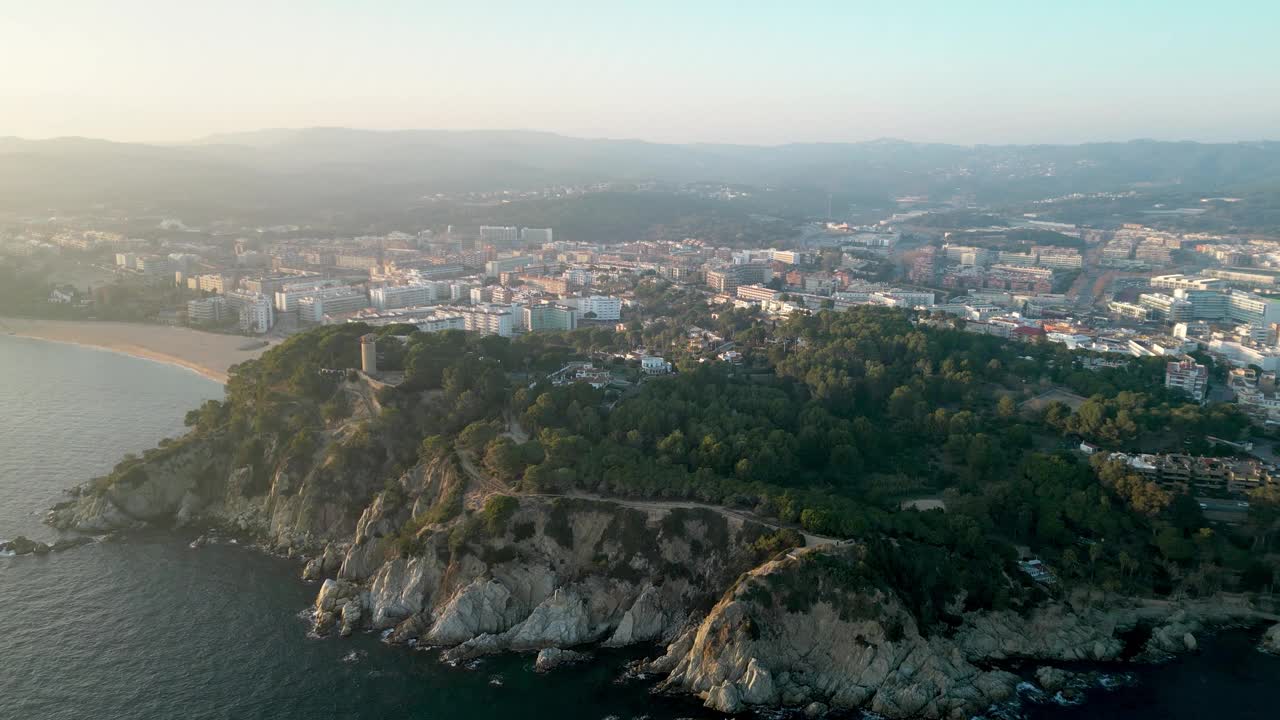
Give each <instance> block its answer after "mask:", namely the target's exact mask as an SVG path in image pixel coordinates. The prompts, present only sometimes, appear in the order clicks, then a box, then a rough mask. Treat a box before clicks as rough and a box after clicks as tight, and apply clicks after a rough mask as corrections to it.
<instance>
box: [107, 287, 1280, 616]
mask: <svg viewBox="0 0 1280 720" xmlns="http://www.w3.org/2000/svg"><path fill="white" fill-rule="evenodd" d="M700 320H701V321H702V322H705V323H707V326H709V327H717V328H718V329H720V330H721V331H722V332H726V333H729V332H737V333H738V335H737V336H738V338H739V341H740V346H741V347H742V348H743V349H744V351H745V354H746V356H747V357H746V362H745V363H744V364H743V365H741V366H731V365H728V364H725V363H716V362H706V363H700V362H696V361H693V360H688V361H683V362H681V363H680V365H679V368H678V372H677V373H676V374H674V375H673V376H670V377H662V378H652V379H648V380H645V381H643V382H641V383H640V384H639V385H638V386H633V387H632V388H631V389H629V390H626V391H624V392H623V393H621V394H619V393H618V392H617V391H616V390H604V391H602V390H595V389H593V388H591V387H590V386H588V385H584V384H572V385H567V386H552V385H550V384H548V383H547V382H545V381H544V380H541V378H544V377H546V375H547V374H549V373H551V372H552V371H554V370H556V369H558V368H559V367H561V366H562V365H563V363H564V362H565V361H566V360H568V359H572V358H575V357H583V356H588V355H590V354H591V353H598V352H608V351H609V350H610V348H615V347H616V348H619V349H623V348H626V349H629V348H631V347H634V345H635V344H639V343H643V344H645V345H646V346H648V347H662V346H663V345H664V343H666V344H668V345H669V343H670V340H664V338H672V337H679V333H680V331H679V327H680V325H679V324H678V323H677V321H674V320H664V321H659V322H656V323H654V324H653V325H652V326H650V327H647V328H643V329H641V328H635V329H633V330H631V331H629V332H619V333H614V332H607V331H601V330H598V329H590V330H588V329H584V330H579V331H575V332H572V333H564V334H543V333H538V334H531V335H526V336H524V337H521V338H518V339H516V340H508V339H505V338H499V337H477V336H473V335H464V334H462V333H459V332H456V331H455V332H445V333H436V334H427V333H419V332H415V331H414V330H413V328H412V327H411V326H401V327H390V328H382V329H379V330H378V331H377V332H379V333H380V334H382V335H383V340H381V341H380V343H379V345H380V347H381V348H382V354H383V356H384V358H383V359H384V361H385V364H386V365H387V367H390V368H402V369H403V371H404V373H405V380H404V382H403V383H401V384H400V385H398V386H396V387H388V388H385V389H383V390H381V391H380V392H379V393H378V396H377V398H376V399H377V409H376V412H374V413H372V414H369V415H367V416H364V417H361V416H358V415H353V414H354V413H358V412H359V411H361V408H360V407H355V406H353V404H352V402H351V399H350V395H349V393H348V394H344V393H343V392H339V390H341V389H342V388H344V387H347V385H346V382H347V381H346V380H344V379H343V377H344V373H345V372H347V371H346V370H344V368H351V367H354V366H355V364H356V361H357V358H356V348H357V338H358V337H359V335H361V334H362V333H364V332H368V331H369V328H367V327H365V326H363V325H348V326H337V327H328V328H320V329H317V330H314V331H311V332H308V333H305V334H302V335H299V336H296V337H295V338H292V339H291V340H289V341H288V342H286V343H283V344H282V345H281V346H279V347H278V348H276V349H273V350H272V351H271V352H269V353H267V354H266V355H264V356H263V357H262V358H261V359H259V360H257V361H253V362H250V363H246V364H245V365H243V366H240V367H238V368H236V369H235V370H234V371H233V373H232V379H231V382H230V384H229V385H228V392H227V399H226V401H224V402H220V403H218V402H215V403H210V404H208V405H207V406H206V407H205V408H203V409H201V410H200V411H197V412H194V413H192V415H191V417H190V418H189V422H190V424H191V425H192V427H193V429H194V434H195V436H212V435H216V436H218V437H221V438H224V439H223V440H222V441H223V442H225V443H227V446H228V447H229V448H231V449H232V451H233V452H234V453H235V454H236V456H237V463H236V464H237V466H241V465H249V466H253V467H254V468H256V470H255V472H253V473H252V475H253V476H254V477H259V478H267V477H269V476H270V474H271V471H272V468H275V467H278V466H279V464H280V463H282V462H283V463H290V462H293V463H303V464H308V465H309V464H311V463H319V465H318V467H319V469H318V470H317V471H316V473H314V477H315V478H317V480H316V481H315V482H316V483H317V485H318V486H321V487H323V486H324V485H325V483H326V482H328V481H324V480H323V478H324V477H329V476H332V478H333V480H332V484H333V486H334V487H338V486H341V485H342V483H343V482H348V480H347V479H349V478H350V477H366V476H367V477H370V478H379V477H381V478H387V479H388V480H390V479H391V478H394V477H397V476H399V474H400V473H402V472H404V471H405V470H407V469H409V468H412V467H414V466H415V465H417V464H418V463H425V462H430V461H431V460H434V459H437V458H440V457H442V456H444V455H448V454H451V453H455V452H458V453H465V454H467V455H468V456H469V457H471V458H473V461H474V464H475V465H476V466H477V467H479V468H481V469H482V471H483V472H485V473H487V474H489V475H490V476H491V477H492V478H494V479H495V481H496V482H498V483H500V484H501V485H502V486H504V487H506V488H509V491H510V492H516V493H520V492H527V493H537V494H540V495H548V494H549V495H557V494H581V493H588V494H594V495H600V496H623V497H633V498H669V499H675V498H681V499H690V500H697V501H701V502H705V503H714V504H722V505H725V506H728V507H732V508H735V509H737V510H738V511H740V512H744V513H748V514H754V515H756V516H758V517H761V518H765V519H770V521H771V522H778V523H781V524H791V525H794V526H798V527H802V528H803V529H805V530H808V531H811V532H813V533H815V534H821V535H834V536H842V537H865V536H867V535H868V534H884V535H888V536H891V537H900V538H904V539H905V538H910V539H913V540H915V541H917V542H920V543H925V544H928V545H931V546H935V547H939V548H943V549H945V551H946V553H948V555H949V556H950V557H951V558H952V559H951V560H949V561H948V568H949V569H946V570H943V569H940V568H934V570H933V571H932V572H940V573H942V576H940V577H943V578H944V579H945V585H946V586H947V587H951V586H953V584H955V583H959V585H958V586H962V587H965V588H966V589H968V590H969V592H970V595H969V597H970V598H971V600H972V602H974V603H976V606H987V605H991V604H1000V603H1003V602H1006V601H1007V600H1008V597H1007V594H1008V592H1009V588H1008V587H1007V586H1006V585H1005V584H1004V583H1003V581H1001V580H999V577H1000V574H999V573H994V574H993V573H991V572H990V567H989V563H990V562H992V560H993V559H995V560H998V562H1000V563H1010V562H1011V561H1012V559H1013V558H1014V557H1015V552H1014V546H1016V545H1025V546H1028V547H1030V548H1031V549H1032V551H1033V552H1035V553H1037V554H1039V555H1040V556H1042V557H1044V558H1045V559H1047V560H1049V561H1050V562H1052V563H1053V564H1054V566H1055V567H1059V568H1061V571H1062V573H1063V575H1064V578H1063V579H1064V580H1065V581H1067V582H1074V581H1076V580H1079V581H1082V582H1083V581H1085V580H1087V581H1089V582H1091V583H1097V584H1101V585H1103V586H1104V587H1107V588H1109V589H1111V590H1114V591H1124V592H1130V593H1142V594H1147V593H1168V592H1174V591H1185V590H1187V588H1188V586H1189V585H1191V584H1194V585H1195V587H1194V588H1192V590H1191V591H1193V592H1205V591H1208V590H1210V589H1219V588H1250V587H1257V586H1259V583H1264V584H1265V583H1267V582H1270V575H1269V573H1270V571H1269V570H1268V569H1267V568H1266V567H1265V566H1262V565H1260V564H1259V563H1257V562H1255V561H1254V560H1252V557H1253V555H1251V553H1250V552H1249V547H1250V546H1251V545H1253V544H1255V543H1258V542H1265V543H1270V542H1271V541H1272V534H1268V533H1270V532H1271V531H1270V530H1268V528H1271V527H1272V525H1269V524H1268V523H1272V524H1273V520H1274V517H1273V516H1272V515H1269V514H1268V513H1275V511H1276V509H1277V507H1280V506H1278V505H1277V503H1276V500H1277V498H1276V497H1275V495H1274V493H1273V494H1270V495H1268V494H1260V495H1259V496H1258V497H1257V498H1255V500H1254V510H1253V513H1254V517H1255V522H1256V523H1257V525H1256V526H1253V527H1250V528H1247V529H1245V530H1244V531H1242V532H1240V533H1235V534H1232V533H1215V532H1213V531H1212V530H1210V529H1209V526H1208V523H1207V522H1206V521H1205V519H1204V518H1203V516H1202V515H1201V512H1200V509H1199V507H1198V505H1197V503H1196V502H1195V501H1194V500H1192V499H1191V498H1189V497H1186V496H1177V495H1174V494H1171V493H1170V492H1168V491H1166V490H1164V489H1161V488H1159V487H1157V486H1155V485H1154V484H1152V483H1148V482H1144V481H1142V480H1141V479H1140V478H1138V477H1136V476H1134V475H1131V474H1130V473H1129V472H1128V471H1127V469H1126V468H1125V467H1124V466H1122V465H1119V464H1117V463H1095V464H1093V465H1091V464H1090V463H1089V462H1086V460H1085V459H1084V458H1083V457H1082V456H1080V454H1079V453H1078V452H1074V447H1075V446H1076V445H1077V444H1078V443H1079V441H1080V439H1081V438H1085V439H1089V440H1091V441H1093V442H1095V443H1098V444H1099V445H1101V446H1103V447H1105V448H1112V449H1117V450H1124V449H1130V448H1133V447H1136V446H1139V445H1141V446H1143V447H1146V448H1150V449H1160V448H1161V447H1163V448H1166V449H1169V450H1185V449H1186V448H1187V447H1193V448H1194V447H1196V445H1195V444H1194V443H1195V442H1199V443H1201V445H1202V443H1203V440H1202V438H1203V437H1204V436H1205V435H1215V436H1219V437H1238V436H1240V435H1241V434H1242V433H1244V432H1245V429H1246V427H1247V426H1248V422H1247V420H1246V419H1245V418H1244V417H1243V416H1241V415H1240V414H1239V413H1238V412H1237V411H1236V410H1235V408H1234V406H1229V405H1208V406H1204V407H1201V406H1199V405H1196V404H1194V403H1189V402H1186V401H1185V400H1184V399H1183V398H1181V397H1178V396H1175V395H1170V394H1169V393H1167V392H1166V391H1165V389H1164V388H1163V383H1162V367H1163V366H1162V363H1161V362H1159V359H1158V358H1149V359H1134V360H1132V361H1131V362H1130V363H1129V364H1128V365H1127V366H1126V367H1123V368H1103V369H1102V370H1098V371H1090V370H1086V369H1084V367H1083V365H1082V363H1081V362H1080V361H1081V360H1082V357H1081V356H1079V355H1078V354H1074V353H1072V352H1069V351H1067V350H1065V349H1064V348H1062V346H1059V345H1051V344H1034V345H1015V344H1010V343H1007V342H1004V341H1001V340H999V339H996V338H991V337H987V336H983V335H976V334H972V333H966V332H963V331H961V330H959V329H956V328H955V327H952V321H951V320H946V319H942V318H917V317H914V316H912V315H911V314H909V313H905V312H902V311H897V310H890V309H883V308H870V307H868V308H858V309H854V310H851V311H849V312H843V313H834V312H823V313H819V314H817V315H815V316H811V317H810V316H805V317H795V318H792V319H791V320H788V321H787V322H785V323H782V324H780V325H778V326H777V327H776V328H766V327H765V326H762V325H758V324H753V323H751V322H750V321H749V320H748V319H745V318H744V317H740V316H738V315H737V314H735V313H734V312H725V313H722V314H720V315H719V316H718V319H717V318H711V317H702V318H700ZM717 323H719V325H717ZM392 336H395V337H394V338H393V337H392ZM1055 387H1057V388H1063V389H1067V390H1071V391H1074V392H1077V393H1081V394H1084V395H1086V396H1091V397H1090V398H1089V400H1088V401H1087V402H1085V403H1083V404H1082V405H1081V406H1080V407H1079V408H1078V409H1076V410H1075V411H1072V410H1071V409H1070V408H1068V407H1067V406H1065V405H1062V404H1057V403H1055V404H1049V405H1047V406H1045V407H1039V408H1037V407H1034V405H1035V404H1034V403H1032V404H1024V401H1025V400H1026V399H1028V398H1031V397H1033V396H1036V395H1039V394H1040V393H1042V392H1044V391H1045V390H1047V389H1052V388H1055ZM353 421H354V425H353V424H352V423H353ZM334 423H340V424H341V426H342V428H343V431H342V433H340V434H338V435H337V436H336V438H334V437H331V436H333V428H334V427H335V425H334ZM352 427H354V428H355V430H354V431H352V430H351V428H352ZM512 427H516V428H517V430H516V431H515V432H512ZM526 437H527V439H525V438H526ZM326 438H327V440H325V441H326V442H330V444H328V445H324V444H323V443H321V442H320V440H324V439H326ZM1188 442H1192V443H1193V444H1192V445H1191V446H1189V445H1188V444H1187V443H1188ZM316 447H325V448H326V449H325V454H324V457H321V458H317V457H316V456H315V448H316ZM1200 450H1201V451H1204V452H1207V451H1208V448H1207V447H1201V448H1200ZM1099 457H1101V456H1099ZM124 469H125V470H127V467H126V468H124ZM303 470H305V468H304V469H303ZM303 470H297V471H299V472H301V471H303ZM264 482H265V480H264ZM344 487H345V486H344ZM364 487H371V488H380V487H381V484H380V483H377V482H373V483H371V484H368V483H367V484H366V485H365V486H364ZM922 497H929V498H941V499H943V500H944V501H945V503H946V507H947V509H946V512H917V511H914V510H901V509H899V506H900V504H901V502H902V501H903V500H907V499H911V498H922ZM368 501H369V498H367V497H362V498H357V497H352V498H351V503H352V504H353V505H352V506H353V507H359V506H362V505H363V504H365V503H367V502H368ZM456 502H457V504H456V505H450V506H449V508H447V511H448V512H449V513H456V512H461V511H462V507H461V502H460V500H457V501H456ZM434 512H436V513H437V514H438V513H439V512H441V510H439V509H436V510H434ZM1268 518H1271V519H1270V520H1269V519H1268ZM439 519H440V518H439V517H435V516H434V515H433V521H438V520H439ZM424 522H425V520H422V519H417V518H415V519H414V520H412V521H410V522H409V523H408V524H407V525H406V527H405V528H404V529H402V530H401V531H400V534H401V536H402V537H404V539H405V542H407V543H410V544H409V545H406V547H409V546H411V541H412V537H413V535H414V534H415V533H416V532H419V531H420V529H421V528H422V527H423V526H424ZM1255 530H1257V531H1258V532H1257V533H1254V531H1255ZM940 582H941V580H940ZM1001 598H1003V599H1001Z"/></svg>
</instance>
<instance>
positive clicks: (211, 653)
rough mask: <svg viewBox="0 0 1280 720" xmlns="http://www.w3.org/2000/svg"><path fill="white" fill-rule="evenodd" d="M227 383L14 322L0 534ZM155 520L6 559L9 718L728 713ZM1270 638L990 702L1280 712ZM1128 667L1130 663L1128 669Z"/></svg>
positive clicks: (1075, 718) (1, 426) (41, 532)
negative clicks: (364, 598) (490, 643)
mask: <svg viewBox="0 0 1280 720" xmlns="http://www.w3.org/2000/svg"><path fill="white" fill-rule="evenodd" d="M221 394H222V387H221V386H220V385H219V384H217V383H215V382H213V381H211V380H208V379H206V378H203V377H201V376H199V375H197V374H195V373H193V372H191V371H188V370H185V369H183V368H178V367H174V366H170V365H165V364H162V363H156V362H152V361H149V360H143V359H138V358H133V357H129V356H126V355H121V354H117V353H112V352H107V351H102V350H96V349H90V348H84V347H79V346H75V345H66V344H60V343H51V342H46V341H41V340H30V339H25V338H19V337H15V336H8V335H0V538H12V537H14V536H16V535H19V534H21V535H26V536H28V537H32V538H38V539H44V540H46V541H48V540H52V539H53V538H54V537H55V536H54V533H53V532H52V531H51V530H50V529H49V528H47V527H45V526H43V525H42V524H41V518H42V516H43V514H44V510H45V509H46V508H48V507H49V506H50V505H52V504H53V503H55V502H58V501H59V500H60V499H62V498H63V495H62V491H63V490H64V489H65V488H67V487H69V486H72V485H75V484H77V483H80V482H82V481H84V480H86V479H88V478H91V477H94V476H97V475H101V474H103V473H105V472H107V471H109V470H110V469H111V467H112V465H114V464H115V462H116V461H117V460H118V459H119V458H120V457H121V456H123V455H124V454H125V453H128V452H141V451H142V450H144V449H146V448H149V447H151V446H153V445H155V444H156V442H158V441H159V440H161V439H162V438H165V437H172V436H175V435H178V434H180V433H181V432H182V431H183V425H182V418H183V415H184V414H185V413H186V411H187V410H190V409H192V408H194V407H196V406H198V405H199V404H200V403H201V402H203V401H204V400H206V399H209V398H216V397H220V396H221ZM190 540H191V538H190V537H187V536H183V535H181V534H173V533H168V532H159V531H157V532H142V533H138V534H134V535H130V536H128V537H125V538H123V539H115V540H106V541H102V542H95V543H94V544H91V545H86V546H83V547H79V548H76V549H72V550H68V551H66V552H62V553H56V554H51V555H47V556H43V557H35V556H24V557H0V720H170V719H183V720H205V719H207V720H215V719H216V720H248V719H255V718H261V719H263V720H267V719H270V720H303V719H304V718H305V719H306V720H319V719H325V718H342V719H350V720H385V719H398V718H406V719H408V718H414V719H417V718H421V719H424V720H426V719H442V720H443V719H446V718H476V719H478V720H488V719H494V720H497V719H502V720H510V719H513V718H556V719H562V720H604V719H605V718H616V719H617V720H631V719H638V718H650V719H651V720H673V719H674V718H684V717H688V718H709V717H715V716H714V715H711V714H708V713H707V711H705V710H703V709H702V708H701V707H700V706H699V705H698V704H697V703H696V702H695V701H692V700H689V699H682V698H666V697H660V696H655V695H653V694H651V693H650V688H651V685H652V684H651V681H649V680H645V679H643V678H634V677H628V676H627V675H626V673H625V667H626V664H627V662H628V661H629V660H631V659H634V658H635V657H638V656H643V655H644V654H649V655H654V654H656V653H657V648H642V649H640V650H638V651H636V652H634V653H619V652H611V653H603V654H600V655H598V656H597V659H596V661H595V662H592V663H590V664H586V665H581V666H575V667H570V668H562V669H559V670H557V671H554V672H551V673H548V674H545V675H539V674H536V673H534V672H533V670H532V657H530V656H528V655H506V656H501V657H495V658H487V659H484V660H482V661H479V662H478V663H474V664H472V665H470V666H458V667H451V666H449V665H446V664H443V663H441V662H440V661H439V660H438V658H437V656H436V654H435V653H434V652H432V651H424V650H414V649H411V648H406V647H402V646H392V645H387V644H385V643H383V642H381V641H380V638H379V636H378V635H374V634H358V635H356V636H355V637H351V638H339V637H327V638H317V637H312V636H309V635H308V624H307V621H306V617H305V615H306V610H307V608H308V606H309V604H310V603H311V601H312V600H313V598H314V596H315V592H316V590H317V588H316V586H315V585H314V584H308V583H305V582H303V581H302V580H300V579H299V570H300V568H299V566H298V565H297V564H296V563H295V562H294V561H290V560H287V559H283V558H277V557H272V556H270V555H267V554H264V553H261V552H258V551H256V550H253V549H251V548H247V547H243V546H239V545H233V544H229V543H226V544H215V545H208V546H204V547H201V548H199V549H192V548H191V547H189V542H190ZM1254 643H1255V637H1254V636H1252V635H1248V634H1243V633H1228V634H1224V635H1221V636H1218V637H1216V638H1208V639H1206V640H1205V641H1204V643H1203V650H1202V652H1201V653H1200V654H1198V655H1192V656H1188V657H1185V658H1182V659H1178V660H1175V661H1173V662H1171V663H1168V664H1165V665H1161V666H1156V667H1122V668H1107V669H1104V671H1105V672H1107V673H1109V675H1108V677H1116V678H1123V681H1117V682H1115V683H1111V684H1113V685H1114V686H1115V687H1113V688H1112V689H1103V688H1098V689H1094V690H1090V691H1088V693H1087V701H1086V702H1085V704H1083V705H1078V706H1071V705H1066V704H1063V703H1061V702H1055V701H1054V700H1053V699H1052V698H1042V697H1038V696H1035V695H1034V694H1033V693H1028V695H1027V697H1026V698H1025V699H1024V701H1023V702H1022V703H1020V704H1019V705H1017V706H1011V707H1005V708H1001V709H999V710H998V712H995V713H993V714H992V715H991V717H997V716H998V717H1007V718H1014V717H1021V718H1027V719H1028V720H1035V719H1038V718H1053V719H1054V720H1058V719H1062V720H1068V719H1069V720H1083V719H1084V718H1090V719H1096V718H1104V719H1109V718H1135V717H1138V718H1175V719H1177V718H1188V719H1190V718H1204V717H1209V716H1212V717H1216V718H1223V719H1225V718H1269V719H1270V718H1275V717H1277V714H1276V713H1277V710H1276V698H1277V694H1276V693H1277V688H1280V658H1275V657H1270V656H1266V655H1262V654H1260V653H1258V652H1256V651H1255V650H1254V649H1253V645H1254ZM1126 673H1131V674H1126Z"/></svg>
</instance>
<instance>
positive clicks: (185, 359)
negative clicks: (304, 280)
mask: <svg viewBox="0 0 1280 720" xmlns="http://www.w3.org/2000/svg"><path fill="white" fill-rule="evenodd" d="M0 333H12V334H14V335H17V336H21V337H29V338H38V339H41V340H50V341H53V342H65V343H73V344H76V345H85V346H87V347H95V348H101V349H103V350H111V351H113V352H119V353H124V354H126V355H133V356H134V357H140V358H146V359H148V360H155V361H158V362H164V363H170V364H173V365H181V366H182V367H185V368H188V369H190V370H194V371H196V372H198V373H200V374H201V375H204V376H205V377H207V378H210V379H211V380H216V381H218V382H221V383H225V382H226V381H227V370H229V369H230V368H231V366H232V365H235V364H236V363H241V362H244V361H245V360H252V359H253V358H256V357H258V356H259V355H261V354H262V353H263V352H264V351H266V350H267V348H266V347H260V348H257V349H253V350H244V349H242V348H243V347H245V346H251V345H254V344H256V342H257V341H256V340H255V339H254V338H250V337H244V336H240V335H220V334H217V333H207V332H201V331H199V330H192V329H190V328H184V327H171V326H168V325H143V324H136V323H118V322H96V321H67V320H30V319H24V318H0Z"/></svg>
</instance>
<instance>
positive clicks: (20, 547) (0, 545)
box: [0, 535, 53, 555]
mask: <svg viewBox="0 0 1280 720" xmlns="http://www.w3.org/2000/svg"><path fill="white" fill-rule="evenodd" d="M52 549H53V548H51V547H49V545H48V544H46V543H43V542H40V541H38V540H31V539H30V538H27V537H25V536H22V535H19V536H18V537H16V538H14V539H12V540H9V541H6V542H0V553H5V554H9V553H12V554H14V555H47V554H49V552H50V551H51V550H52Z"/></svg>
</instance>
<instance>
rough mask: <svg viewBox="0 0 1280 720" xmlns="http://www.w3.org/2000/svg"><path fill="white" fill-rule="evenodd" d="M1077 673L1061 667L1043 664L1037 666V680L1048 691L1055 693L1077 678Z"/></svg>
mask: <svg viewBox="0 0 1280 720" xmlns="http://www.w3.org/2000/svg"><path fill="white" fill-rule="evenodd" d="M1075 677H1076V675H1075V673H1072V672H1068V671H1066V670H1062V669H1060V668H1055V667H1049V666H1047V665H1046V666H1041V667H1038V668H1036V682H1037V683H1039V684H1040V687H1042V688H1044V689H1045V690H1046V691H1047V692H1051V693H1055V692H1058V691H1059V690H1061V689H1063V688H1065V687H1067V686H1068V685H1070V684H1071V683H1072V681H1074V680H1075Z"/></svg>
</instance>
